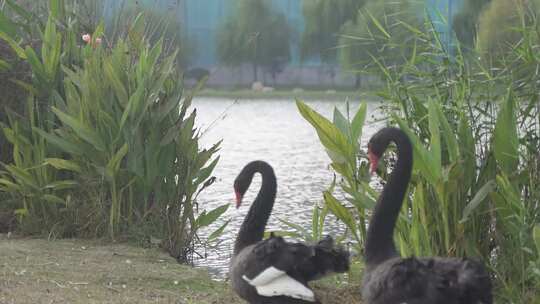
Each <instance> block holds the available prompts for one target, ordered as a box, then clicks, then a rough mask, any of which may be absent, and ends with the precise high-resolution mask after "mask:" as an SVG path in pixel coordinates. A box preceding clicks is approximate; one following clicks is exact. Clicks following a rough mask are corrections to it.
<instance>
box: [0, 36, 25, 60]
mask: <svg viewBox="0 0 540 304" xmlns="http://www.w3.org/2000/svg"><path fill="white" fill-rule="evenodd" d="M0 39H2V40H4V41H6V42H7V44H8V45H9V46H10V47H11V49H13V51H14V52H15V54H17V56H18V57H19V58H21V59H26V52H25V51H24V49H23V48H22V47H20V46H19V43H17V41H15V40H14V39H13V38H11V37H10V36H9V35H8V34H6V33H4V32H2V31H0Z"/></svg>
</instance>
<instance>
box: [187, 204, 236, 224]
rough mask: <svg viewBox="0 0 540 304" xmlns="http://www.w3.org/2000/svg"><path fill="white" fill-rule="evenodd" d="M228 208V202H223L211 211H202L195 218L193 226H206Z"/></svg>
mask: <svg viewBox="0 0 540 304" xmlns="http://www.w3.org/2000/svg"><path fill="white" fill-rule="evenodd" d="M228 208H229V204H225V205H222V206H219V207H217V208H215V209H213V210H212V211H210V212H208V213H206V212H205V211H203V212H202V213H201V215H200V216H199V217H198V218H197V219H196V220H195V227H197V228H201V227H206V226H208V225H210V224H212V223H213V222H215V221H216V220H217V219H218V218H219V217H220V216H221V215H222V214H223V213H225V211H227V209H228Z"/></svg>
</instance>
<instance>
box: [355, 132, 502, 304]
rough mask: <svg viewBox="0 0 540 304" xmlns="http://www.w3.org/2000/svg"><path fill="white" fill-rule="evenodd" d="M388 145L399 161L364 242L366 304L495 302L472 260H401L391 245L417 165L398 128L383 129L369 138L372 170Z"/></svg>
mask: <svg viewBox="0 0 540 304" xmlns="http://www.w3.org/2000/svg"><path fill="white" fill-rule="evenodd" d="M390 143H394V144H395V145H396V147H397V163H396V166H395V169H394V170H393V172H392V173H391V175H390V177H389V179H388V182H387V183H386V185H385V186H384V188H383V190H382V193H381V194H380V196H379V200H378V202H377V205H376V207H375V210H374V212H373V216H372V218H371V221H370V224H369V228H368V233H367V239H366V244H365V263H366V270H365V272H364V278H363V282H362V297H363V299H364V301H365V302H366V303H367V304H383V303H384V304H401V303H408V304H434V303H437V304H491V303H492V294H491V288H492V287H491V280H490V277H489V274H488V272H487V271H486V269H485V267H484V266H483V265H482V264H481V263H479V262H477V261H475V260H472V259H459V258H442V257H425V258H415V257H410V258H401V257H400V255H399V253H398V251H397V250H396V247H395V245H394V241H393V232H394V227H395V225H396V221H397V218H398V215H399V212H400V209H401V205H402V203H403V199H404V198H405V195H406V193H407V187H408V184H409V181H410V179H411V172H412V166H413V153H412V152H413V151H412V145H411V142H410V140H409V138H408V137H407V135H406V134H405V133H404V132H403V131H402V130H400V129H397V128H383V129H381V130H380V131H378V132H377V133H376V134H375V135H373V137H372V138H371V139H370V141H369V144H368V158H369V160H370V163H371V171H372V172H373V171H375V169H376V168H377V164H378V160H379V158H380V157H382V155H383V153H384V151H385V150H386V148H387V147H388V146H389V144H390Z"/></svg>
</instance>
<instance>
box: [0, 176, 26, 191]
mask: <svg viewBox="0 0 540 304" xmlns="http://www.w3.org/2000/svg"><path fill="white" fill-rule="evenodd" d="M0 184H2V185H4V187H3V188H4V189H5V190H6V192H22V188H21V186H20V185H17V184H15V183H13V182H12V181H10V180H8V179H5V178H0Z"/></svg>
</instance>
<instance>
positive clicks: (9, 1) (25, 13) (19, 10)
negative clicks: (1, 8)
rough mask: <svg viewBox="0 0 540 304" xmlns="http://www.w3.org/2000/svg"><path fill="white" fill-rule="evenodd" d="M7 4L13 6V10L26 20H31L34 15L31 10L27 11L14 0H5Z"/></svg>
mask: <svg viewBox="0 0 540 304" xmlns="http://www.w3.org/2000/svg"><path fill="white" fill-rule="evenodd" d="M5 1H6V3H7V5H9V7H11V9H12V10H14V11H15V12H16V13H17V14H18V15H19V16H21V17H23V18H24V19H25V20H26V22H30V21H31V20H32V19H33V18H34V16H33V14H32V13H31V12H30V11H27V10H26V9H25V8H23V7H22V6H19V5H18V4H17V3H15V2H14V1H13V0H5Z"/></svg>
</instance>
